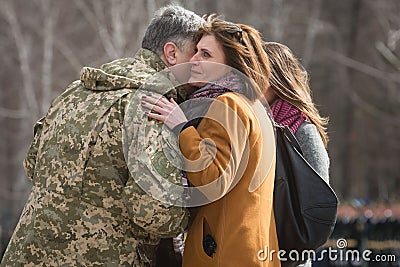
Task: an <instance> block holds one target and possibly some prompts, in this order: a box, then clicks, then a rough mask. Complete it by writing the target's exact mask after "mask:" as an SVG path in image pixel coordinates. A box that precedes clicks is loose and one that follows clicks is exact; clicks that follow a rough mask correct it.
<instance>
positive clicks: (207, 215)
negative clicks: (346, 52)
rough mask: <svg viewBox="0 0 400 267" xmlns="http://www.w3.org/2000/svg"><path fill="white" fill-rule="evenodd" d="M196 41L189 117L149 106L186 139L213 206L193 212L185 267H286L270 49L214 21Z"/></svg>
mask: <svg viewBox="0 0 400 267" xmlns="http://www.w3.org/2000/svg"><path fill="white" fill-rule="evenodd" d="M196 37H197V45H196V54H195V55H194V56H193V57H192V59H191V63H192V66H191V76H190V79H189V84H191V85H192V86H196V87H198V88H199V89H198V90H196V91H195V92H194V93H192V95H191V97H190V98H191V101H192V104H189V105H188V106H189V107H190V109H189V110H188V112H187V113H186V115H185V113H184V112H183V111H182V110H181V109H180V108H179V107H178V106H177V104H176V103H175V102H174V101H173V100H171V102H170V101H168V100H166V99H165V98H161V99H160V98H158V97H157V96H155V95H149V96H146V97H144V98H143V101H142V105H143V106H144V107H146V108H149V109H151V112H149V113H148V116H149V117H151V118H154V119H157V120H160V121H163V122H164V123H165V124H166V125H167V126H168V127H169V128H170V129H172V130H173V131H174V132H176V133H177V134H179V145H180V149H181V153H182V155H183V156H184V158H185V169H186V175H187V178H188V180H189V182H190V184H191V185H193V186H195V187H196V188H197V189H198V190H199V191H200V192H201V193H202V195H203V196H204V197H205V199H206V200H207V201H206V203H200V202H201V198H199V199H195V197H194V196H192V201H191V206H198V205H200V204H202V205H201V206H199V207H198V208H196V209H193V212H192V216H193V217H192V222H191V224H190V226H189V229H188V236H187V240H186V244H185V251H184V255H183V266H185V267H186V266H187V267H196V266H206V267H213V266H229V267H231V266H238V267H242V266H244V267H247V266H252V267H253V266H260V267H261V266H263V267H267V266H280V262H279V260H278V258H277V255H278V253H277V252H278V250H279V248H278V241H277V235H276V230H275V222H274V216H273V205H272V198H273V185H274V174H275V146H274V142H275V141H274V134H273V128H272V125H271V123H270V121H269V119H268V118H267V115H266V112H265V110H264V107H263V104H262V101H260V99H261V95H262V90H263V89H266V88H268V85H269V84H268V75H269V73H270V71H269V67H268V58H267V55H266V54H265V52H264V50H263V47H262V43H263V42H262V40H261V37H260V35H259V33H258V32H257V31H256V30H255V29H254V28H252V27H250V26H247V25H244V24H233V23H230V22H226V21H223V20H220V19H218V18H215V17H213V16H211V17H209V18H208V20H207V23H205V24H204V25H203V27H202V28H201V30H200V31H199V32H198V34H197V36H196ZM204 100H211V101H208V102H207V101H205V102H207V103H208V104H204ZM189 102H190V101H189ZM193 110H200V111H199V112H197V114H193V112H192V111H193ZM195 113H196V112H195ZM199 116H200V117H199ZM193 198H194V199H195V200H194V201H196V200H198V201H200V202H198V203H194V201H193Z"/></svg>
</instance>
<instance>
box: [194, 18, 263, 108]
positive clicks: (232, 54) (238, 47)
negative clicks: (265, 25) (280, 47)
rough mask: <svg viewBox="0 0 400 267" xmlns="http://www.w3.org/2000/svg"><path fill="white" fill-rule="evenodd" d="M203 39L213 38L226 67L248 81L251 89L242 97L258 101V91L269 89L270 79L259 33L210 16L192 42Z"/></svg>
mask: <svg viewBox="0 0 400 267" xmlns="http://www.w3.org/2000/svg"><path fill="white" fill-rule="evenodd" d="M203 35H213V36H215V38H216V40H217V41H218V42H219V43H220V44H221V45H222V49H223V52H224V54H225V59H226V63H227V65H228V66H230V67H232V68H233V69H236V70H238V71H240V72H241V73H243V74H244V75H246V76H247V77H248V78H249V80H250V82H251V85H250V86H247V88H246V92H245V94H246V96H247V97H248V98H249V99H251V100H255V99H257V98H260V96H261V95H262V90H263V89H264V88H268V87H269V81H268V78H269V75H270V68H269V63H268V58H267V54H266V53H265V51H264V49H263V41H262V38H261V35H260V33H259V32H258V31H257V30H256V29H254V28H253V27H251V26H248V25H245V24H235V23H232V22H228V21H225V20H222V19H219V18H218V17H216V15H215V14H213V15H210V16H208V17H207V18H206V22H205V23H204V24H203V25H202V26H201V27H200V30H199V31H198V32H197V33H196V34H195V42H196V43H197V42H199V41H200V39H201V38H202V37H203Z"/></svg>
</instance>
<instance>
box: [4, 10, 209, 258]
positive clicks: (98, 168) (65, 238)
mask: <svg viewBox="0 0 400 267" xmlns="http://www.w3.org/2000/svg"><path fill="white" fill-rule="evenodd" d="M201 22H202V19H201V18H200V17H199V16H197V15H196V14H194V13H193V12H191V11H188V10H186V9H184V8H182V7H179V6H175V5H170V6H167V7H164V8H162V9H160V10H159V11H158V12H157V13H156V16H155V17H154V18H153V20H152V21H151V23H150V25H149V27H148V29H147V31H146V33H145V36H144V39H143V43H142V49H140V50H139V51H138V52H137V54H136V55H135V57H134V58H125V59H118V60H115V61H113V62H111V63H108V64H104V65H102V66H101V67H100V68H99V69H94V68H83V69H82V72H81V79H80V80H78V81H75V82H73V83H72V84H70V85H69V86H68V88H67V89H66V91H65V92H64V93H63V94H62V95H60V96H59V97H58V98H56V99H55V101H54V102H53V103H52V105H51V107H50V109H49V110H48V112H47V114H46V116H45V117H44V118H43V119H41V120H40V121H38V122H37V124H36V125H35V129H34V139H33V142H32V144H31V147H30V149H29V151H28V154H27V157H26V159H25V161H24V167H25V170H26V173H27V176H28V177H29V179H30V180H31V181H32V183H33V187H32V191H31V194H30V196H29V199H28V201H27V203H26V205H25V208H24V210H23V212H22V215H21V218H20V220H19V223H18V225H17V227H16V229H15V231H14V234H13V236H12V238H11V241H10V243H9V246H8V248H7V251H6V253H5V255H4V257H3V260H2V263H1V266H20V265H22V266H154V264H155V263H154V257H155V249H156V247H157V244H158V243H159V241H160V239H161V238H164V237H173V236H176V235H177V234H178V233H181V232H182V231H183V230H184V228H185V227H186V225H187V221H188V212H187V210H186V209H185V208H183V207H179V206H174V205H171V204H170V203H163V202H161V201H158V200H157V199H155V198H153V197H152V196H151V195H149V194H148V191H147V193H146V192H145V191H146V190H147V189H146V190H144V189H143V188H141V187H140V186H139V185H138V184H137V181H139V180H140V181H145V182H146V181H147V183H150V184H151V183H152V182H153V181H156V179H159V178H157V177H155V176H157V175H161V176H162V178H163V179H165V180H166V181H168V182H170V183H173V184H177V185H179V184H180V183H181V172H180V170H179V169H178V168H176V167H174V166H173V165H171V164H160V162H161V163H163V162H168V159H166V158H165V155H164V153H159V152H160V150H162V149H164V148H165V146H166V145H165V141H168V142H167V143H168V144H169V145H171V142H173V141H171V140H172V136H173V134H172V132H170V131H169V130H163V131H161V129H162V124H161V123H159V122H156V121H154V120H148V119H147V117H146V116H145V115H144V114H137V116H135V118H133V119H135V120H138V123H142V124H144V126H145V131H144V133H145V134H146V135H149V136H146V137H147V138H137V139H135V136H134V135H135V134H137V133H128V134H127V136H128V137H130V138H131V140H129V141H128V147H129V149H132V150H133V153H131V151H128V154H129V156H128V157H129V160H130V162H132V164H133V165H132V166H129V169H128V164H127V161H126V160H125V158H126V157H124V151H123V131H124V125H123V120H124V116H125V112H126V110H127V109H128V106H129V107H130V109H131V110H138V112H139V113H140V112H142V111H143V113H144V110H142V109H140V97H141V96H142V95H144V94H145V93H146V91H145V90H146V89H147V90H155V91H157V92H158V93H160V92H161V91H159V90H161V87H162V86H157V84H156V82H155V83H153V84H152V85H154V88H153V89H152V87H148V86H147V87H145V88H146V89H145V88H142V89H141V90H137V89H139V87H142V85H143V82H144V81H145V80H146V79H147V78H148V77H150V76H151V75H153V74H155V73H157V72H159V71H161V70H164V69H167V70H168V68H167V67H171V66H175V65H177V64H180V63H183V62H187V61H188V60H189V59H190V58H191V56H192V55H193V54H194V43H193V40H192V38H193V34H194V32H195V31H196V30H198V28H199V26H200V23H201ZM171 72H172V74H174V75H175V76H179V75H177V74H178V73H174V70H173V69H172V68H171ZM176 78H178V77H176ZM167 95H168V96H176V90H175V89H174V88H173V89H172V90H171V91H169V92H168V94H167ZM131 115H132V114H131ZM133 115H135V114H133ZM133 130H135V129H133ZM132 138H133V139H132ZM170 138H171V139H170ZM146 140H147V141H146ZM148 140H151V142H149V141H148ZM141 149H142V150H143V149H144V150H145V151H146V153H147V156H148V159H149V161H143V160H142V158H141V156H140V155H139V153H138V151H139V150H141ZM129 170H130V171H129ZM157 173H158V174H157ZM149 190H155V191H158V192H164V191H163V190H164V188H163V183H154V184H151V187H150V189H149ZM150 193H151V191H150Z"/></svg>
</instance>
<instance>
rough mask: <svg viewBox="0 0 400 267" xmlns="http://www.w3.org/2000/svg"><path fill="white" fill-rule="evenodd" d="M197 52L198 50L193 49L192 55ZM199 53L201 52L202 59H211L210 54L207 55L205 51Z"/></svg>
mask: <svg viewBox="0 0 400 267" xmlns="http://www.w3.org/2000/svg"><path fill="white" fill-rule="evenodd" d="M198 51H199V50H198V49H197V48H195V49H194V53H195V54H196V53H197V52H198ZM201 52H202V54H201V56H202V57H205V58H210V57H211V55H210V53H208V52H207V51H201Z"/></svg>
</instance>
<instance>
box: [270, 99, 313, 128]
mask: <svg viewBox="0 0 400 267" xmlns="http://www.w3.org/2000/svg"><path fill="white" fill-rule="evenodd" d="M271 112H272V117H273V118H274V121H275V122H276V123H278V124H280V125H282V126H288V127H289V128H290V130H291V131H292V133H293V134H295V133H296V132H297V130H298V128H299V126H300V124H302V123H303V122H304V121H305V120H306V119H307V116H306V115H305V114H304V113H302V112H301V111H300V110H299V109H298V108H296V107H295V106H293V105H292V104H289V103H288V102H286V101H284V100H282V99H279V100H278V101H276V102H275V103H274V104H273V105H272V107H271Z"/></svg>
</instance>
